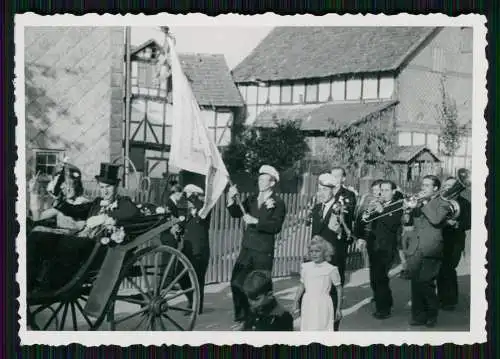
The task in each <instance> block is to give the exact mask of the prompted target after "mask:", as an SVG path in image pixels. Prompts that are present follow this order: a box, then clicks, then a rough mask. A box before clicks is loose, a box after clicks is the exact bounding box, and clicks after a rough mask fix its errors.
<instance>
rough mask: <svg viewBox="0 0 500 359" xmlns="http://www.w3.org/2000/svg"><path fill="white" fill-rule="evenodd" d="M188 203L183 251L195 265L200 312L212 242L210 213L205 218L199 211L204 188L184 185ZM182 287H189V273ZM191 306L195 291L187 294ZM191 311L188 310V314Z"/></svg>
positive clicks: (200, 310)
mask: <svg viewBox="0 0 500 359" xmlns="http://www.w3.org/2000/svg"><path fill="white" fill-rule="evenodd" d="M183 192H184V193H185V196H186V199H187V205H188V213H187V218H186V222H185V224H184V239H183V248H182V252H183V253H184V254H185V255H186V257H187V258H188V259H189V261H190V262H191V264H192V265H193V267H194V270H195V272H196V276H197V278H198V284H199V286H200V309H199V314H202V313H203V301H204V297H205V295H204V294H205V275H206V274H207V269H208V261H209V260H210V244H209V229H210V215H211V213H209V214H208V215H207V216H206V217H205V218H201V217H200V216H199V215H198V213H199V211H200V209H201V208H202V207H203V204H204V203H203V195H204V192H203V189H201V188H200V187H198V186H195V185H193V184H188V185H187V186H185V187H184V189H183ZM180 285H181V287H182V289H184V290H185V289H189V288H190V282H189V275H187V274H186V275H185V276H184V277H183V278H182V279H181V280H180ZM186 296H187V298H188V301H189V307H191V304H192V300H193V292H189V293H187V294H186ZM189 314H190V313H187V312H186V315H189Z"/></svg>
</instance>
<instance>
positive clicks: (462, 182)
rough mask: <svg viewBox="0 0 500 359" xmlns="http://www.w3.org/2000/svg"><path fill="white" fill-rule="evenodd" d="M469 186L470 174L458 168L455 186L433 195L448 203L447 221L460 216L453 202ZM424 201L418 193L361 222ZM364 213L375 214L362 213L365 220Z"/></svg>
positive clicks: (458, 208) (421, 194) (385, 206)
mask: <svg viewBox="0 0 500 359" xmlns="http://www.w3.org/2000/svg"><path fill="white" fill-rule="evenodd" d="M470 185H471V183H470V172H469V170H467V169H465V168H460V169H459V170H458V173H457V181H456V182H455V184H454V185H453V186H452V187H451V188H447V189H441V190H440V191H439V192H437V193H436V194H435V195H434V197H433V198H436V197H440V198H441V199H442V200H444V201H446V202H448V203H449V206H450V213H449V217H448V219H451V220H455V219H457V218H458V216H460V205H459V204H458V202H457V201H456V200H455V198H456V197H457V196H458V195H459V194H460V193H462V192H463V191H464V190H465V189H467V188H469V187H470ZM424 199H427V196H426V195H424V194H423V193H422V192H419V193H418V194H416V195H414V196H409V197H406V198H403V199H400V200H398V201H395V202H391V203H388V204H386V205H384V206H383V207H384V209H386V208H387V207H392V206H394V205H396V204H398V203H401V205H400V206H397V207H395V208H394V209H392V210H390V211H388V212H385V213H381V214H380V215H378V216H375V217H373V218H367V219H366V220H363V221H364V222H365V223H370V222H372V221H374V220H376V219H380V218H383V217H386V216H390V215H392V214H393V213H396V212H399V211H402V210H404V209H405V204H406V203H408V202H415V201H416V202H420V201H422V200H424ZM366 213H368V214H373V213H375V210H374V209H373V210H372V211H370V212H368V211H365V213H364V217H365V218H366Z"/></svg>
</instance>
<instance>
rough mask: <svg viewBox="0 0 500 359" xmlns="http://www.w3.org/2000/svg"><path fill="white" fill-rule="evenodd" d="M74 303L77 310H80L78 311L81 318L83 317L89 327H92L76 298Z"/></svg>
mask: <svg viewBox="0 0 500 359" xmlns="http://www.w3.org/2000/svg"><path fill="white" fill-rule="evenodd" d="M75 304H76V307H77V308H78V310H79V311H80V313H81V314H82V316H83V319H85V321H86V322H87V324H88V325H89V327H92V325H93V324H92V322H91V321H90V319H89V318H88V317H87V314H85V311H84V310H83V307H82V305H81V304H80V302H79V301H78V300H77V301H76V302H75Z"/></svg>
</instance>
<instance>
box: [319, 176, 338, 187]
mask: <svg viewBox="0 0 500 359" xmlns="http://www.w3.org/2000/svg"><path fill="white" fill-rule="evenodd" d="M318 182H319V184H320V185H321V186H324V187H335V183H334V181H333V176H332V175H331V174H330V173H323V174H321V175H320V176H319V178H318Z"/></svg>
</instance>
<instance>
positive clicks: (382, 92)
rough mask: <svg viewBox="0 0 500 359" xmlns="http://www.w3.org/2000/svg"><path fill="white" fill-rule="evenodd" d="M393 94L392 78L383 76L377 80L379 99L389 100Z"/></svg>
mask: <svg viewBox="0 0 500 359" xmlns="http://www.w3.org/2000/svg"><path fill="white" fill-rule="evenodd" d="M393 92H394V76H392V75H383V76H380V80H379V93H378V97H379V98H391V97H392V94H393Z"/></svg>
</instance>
